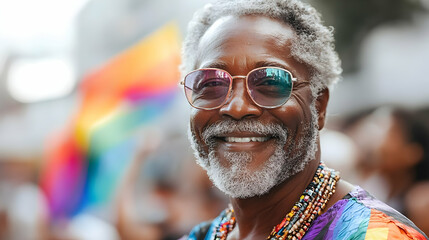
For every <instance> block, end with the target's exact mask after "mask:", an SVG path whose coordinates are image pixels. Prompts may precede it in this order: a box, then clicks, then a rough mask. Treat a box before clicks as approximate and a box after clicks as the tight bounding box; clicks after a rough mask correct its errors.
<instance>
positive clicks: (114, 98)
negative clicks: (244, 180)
mask: <svg viewBox="0 0 429 240" xmlns="http://www.w3.org/2000/svg"><path fill="white" fill-rule="evenodd" d="M179 63H180V37H179V31H178V28H177V26H176V25H175V24H168V25H166V26H164V27H162V28H161V29H160V30H158V31H156V32H155V33H153V34H151V35H150V36H148V37H147V38H145V39H143V40H142V41H141V42H139V43H137V44H136V45H134V46H132V47H130V48H129V49H127V50H126V51H124V52H123V53H121V54H119V55H118V56H116V57H115V58H113V59H112V60H111V61H109V62H107V63H106V64H105V65H103V66H102V67H100V68H99V69H97V70H96V71H94V72H92V73H91V74H89V75H87V77H85V78H84V79H83V81H82V84H81V86H80V88H79V92H80V95H81V104H80V107H79V109H77V112H76V114H75V115H74V117H73V119H72V120H71V123H70V124H69V125H68V127H67V128H66V129H67V130H66V131H64V132H62V133H59V134H57V135H55V136H53V137H52V138H51V139H49V140H48V143H47V150H46V153H47V154H46V155H47V165H46V167H45V168H44V171H43V173H42V176H41V187H42V189H43V190H44V192H45V194H46V197H47V200H48V203H49V209H50V211H51V215H52V217H54V218H61V217H70V216H73V215H74V214H76V213H78V212H80V211H82V210H83V209H85V208H86V207H88V206H91V205H97V204H102V203H104V202H106V201H109V200H110V199H111V197H112V194H113V192H114V190H115V187H116V185H117V183H118V179H119V178H120V177H121V173H122V171H123V170H124V168H125V167H126V165H127V164H128V163H129V161H130V160H131V159H132V157H133V154H134V152H135V148H136V146H137V137H138V136H136V134H135V132H136V130H137V129H139V128H142V127H144V126H146V125H147V124H148V123H150V122H153V121H154V120H155V119H156V118H159V117H160V116H162V113H164V112H165V111H166V110H167V109H168V108H169V106H170V105H171V103H172V100H173V99H174V98H175V97H176V95H177V93H178V92H179V88H178V82H179V79H180V73H179V70H178V66H179Z"/></svg>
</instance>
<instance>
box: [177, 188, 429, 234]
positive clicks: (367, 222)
mask: <svg viewBox="0 0 429 240" xmlns="http://www.w3.org/2000/svg"><path fill="white" fill-rule="evenodd" d="M224 213H225V211H224V212H222V213H221V215H220V216H219V217H217V218H216V219H215V220H213V221H212V222H211V223H202V224H200V225H198V226H196V227H195V228H194V229H193V230H192V231H191V233H190V235H189V236H188V237H187V239H188V240H211V239H213V233H214V232H215V228H216V226H217V225H218V224H219V221H220V219H222V216H223V214H224ZM184 239H186V238H184ZM302 239H305V240H310V239H311V240H318V239H320V240H328V239H329V240H330V239H338V240H339V239H341V240H344V239H353V240H357V239H362V240H385V239H416V240H417V239H418V240H425V239H428V238H427V236H426V235H425V234H424V233H423V232H422V231H421V230H420V229H418V228H417V227H416V226H415V225H414V224H413V223H412V222H411V221H410V220H409V219H408V218H406V217H405V216H404V215H402V214H401V213H399V212H398V211H396V210H395V209H393V208H391V207H389V206H388V205H386V204H385V203H383V202H381V201H379V200H377V199H375V198H374V197H373V196H371V195H370V194H369V193H368V192H366V191H365V190H363V189H362V188H360V187H355V189H354V190H353V191H351V192H350V193H348V194H347V195H346V196H345V197H344V198H343V199H341V200H340V201H338V202H336V203H335V204H334V205H333V206H332V207H330V208H329V209H328V210H327V211H326V212H325V213H323V214H322V215H320V216H319V217H318V218H317V219H316V220H314V222H313V223H312V224H311V226H310V228H309V229H308V231H307V233H306V234H305V235H304V237H303V238H302Z"/></svg>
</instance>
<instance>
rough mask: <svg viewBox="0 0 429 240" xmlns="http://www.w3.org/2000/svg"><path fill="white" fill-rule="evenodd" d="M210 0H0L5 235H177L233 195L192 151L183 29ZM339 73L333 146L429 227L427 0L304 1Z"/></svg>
mask: <svg viewBox="0 0 429 240" xmlns="http://www.w3.org/2000/svg"><path fill="white" fill-rule="evenodd" d="M208 2H210V1H209V0H177V1H167V0H73V1H71V0H60V1H54V0H37V1H30V0H14V1H8V0H0V239H5V240H9V239H13V240H15V239H17V240H27V239H29V240H30V239H76V240H78V239H79V240H80V239H85V240H86V239H88V240H89V239H97V240H98V239H124V240H127V239H176V238H177V237H179V236H181V235H183V234H185V233H187V232H188V231H189V230H190V228H191V227H192V226H193V225H195V224H197V223H198V222H201V221H204V220H208V219H210V218H213V217H215V216H216V215H217V214H218V213H219V211H221V210H222V209H223V208H224V207H225V206H226V202H227V200H226V199H225V197H224V196H223V195H222V194H220V193H219V192H218V191H217V190H216V189H215V188H214V187H213V186H212V185H211V183H210V182H209V181H208V180H207V177H206V175H205V173H204V172H202V170H201V169H200V168H199V167H197V166H196V165H195V164H194V163H193V161H194V160H193V155H192V152H191V149H190V147H189V144H188V141H187V136H186V131H187V124H188V115H189V106H188V103H187V102H186V100H185V98H184V96H183V93H182V89H181V88H180V87H179V86H178V85H177V83H178V82H179V80H180V73H179V72H178V69H177V66H178V65H179V64H180V44H181V39H182V38H183V36H184V35H185V34H186V24H187V22H188V21H189V20H190V19H191V17H192V14H193V12H195V10H197V9H198V8H200V7H202V6H203V5H204V4H205V3H208ZM308 2H310V3H311V4H314V6H315V7H316V8H317V9H318V10H319V11H321V12H322V15H323V17H324V20H325V21H326V23H327V24H329V25H332V26H334V27H335V37H336V46H337V49H338V52H339V54H340V56H341V59H342V61H343V68H344V74H343V80H342V82H340V83H339V84H338V85H337V87H336V88H335V90H334V91H333V92H332V93H331V99H330V103H329V108H328V124H327V127H326V128H325V129H324V130H323V131H322V133H321V138H322V140H321V143H322V158H323V160H324V161H325V162H326V163H327V164H328V165H329V166H332V167H335V168H337V169H339V170H340V171H341V172H342V176H343V178H345V179H347V180H349V181H352V182H353V183H356V184H359V185H361V186H363V187H364V188H367V190H369V191H370V192H371V193H373V194H374V195H375V196H376V197H378V198H380V199H381V200H383V201H386V202H387V203H388V204H389V205H392V206H394V207H395V208H397V209H398V210H400V211H402V212H403V213H404V214H406V215H407V216H408V217H409V218H411V219H412V220H413V221H415V223H416V224H417V225H418V226H419V227H421V228H422V229H423V230H424V231H426V234H428V233H429V226H428V222H427V221H425V216H427V215H428V214H429V213H428V212H427V211H428V209H429V184H428V183H429V153H428V152H429V130H428V128H429V93H428V90H427V89H428V88H429V79H428V76H429V67H428V66H429V57H428V56H429V13H428V11H429V1H428V0H379V1H371V0H361V1H341V0H318V1H310V0H309V1H308Z"/></svg>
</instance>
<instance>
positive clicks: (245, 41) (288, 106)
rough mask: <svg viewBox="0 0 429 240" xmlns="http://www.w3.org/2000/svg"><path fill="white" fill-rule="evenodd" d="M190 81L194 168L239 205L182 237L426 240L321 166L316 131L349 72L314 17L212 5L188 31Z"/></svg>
mask: <svg viewBox="0 0 429 240" xmlns="http://www.w3.org/2000/svg"><path fill="white" fill-rule="evenodd" d="M182 70H183V71H184V73H185V74H186V73H187V75H186V76H185V78H184V81H183V82H182V84H183V85H184V90H185V95H186V97H187V99H188V101H189V103H190V105H191V106H192V107H193V109H192V112H191V117H190V128H189V137H190V139H191V145H192V147H193V149H194V151H195V155H196V157H197V162H198V164H199V165H201V166H202V167H203V168H204V169H205V170H206V171H207V173H208V175H209V177H210V179H211V180H212V182H213V183H214V184H215V185H216V187H218V188H219V189H220V190H222V191H223V192H224V193H225V194H226V195H228V196H229V198H230V202H231V205H230V206H229V207H228V208H227V209H225V210H224V211H223V212H222V213H221V214H220V215H219V216H218V217H217V218H216V219H214V220H213V221H211V222H205V223H202V224H200V225H198V226H196V227H195V228H194V229H193V230H192V231H191V233H190V234H189V236H187V237H184V238H187V239H263V238H267V236H268V238H267V239H355V238H364V237H365V238H366V239H427V237H426V236H425V235H424V233H423V232H421V231H420V230H419V229H418V228H417V227H416V226H415V225H414V224H413V223H412V222H411V221H409V220H408V219H407V218H406V217H404V216H403V215H401V214H399V213H398V212H397V211H395V210H394V209H392V208H390V207H389V206H387V205H385V204H384V203H382V202H380V201H379V200H376V199H374V198H373V197H372V196H370V195H369V194H368V193H367V192H366V191H364V190H363V189H362V188H359V187H357V186H353V185H352V184H350V183H347V182H346V181H344V180H343V179H340V178H339V175H338V172H337V171H335V170H333V169H330V168H328V167H326V166H325V165H324V164H323V163H322V162H321V161H320V155H321V153H320V142H319V131H320V130H321V129H322V128H323V127H324V124H325V114H326V107H327V103H328V99H329V87H330V86H332V85H333V84H334V83H335V82H336V81H337V80H338V78H339V75H340V73H341V68H340V61H339V59H338V56H337V54H336V52H335V50H334V46H333V37H332V31H331V30H329V29H328V28H326V27H325V26H323V25H322V23H321V19H320V16H319V14H318V13H317V12H316V10H315V9H314V8H312V7H311V6H309V5H307V4H305V3H302V2H300V1H294V0H289V1H281V0H278V1H276V0H270V1H261V0H254V1H249V0H247V1H244V0H242V1H240V0H237V1H216V2H214V3H213V4H209V5H206V6H205V7H204V8H203V9H202V10H200V11H199V12H197V13H196V14H195V15H194V19H193V20H192V21H191V23H190V24H189V29H188V35H187V38H186V39H185V42H184V50H183V66H182ZM292 82H293V84H292Z"/></svg>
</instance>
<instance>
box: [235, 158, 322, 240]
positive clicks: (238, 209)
mask: <svg viewBox="0 0 429 240" xmlns="http://www.w3.org/2000/svg"><path fill="white" fill-rule="evenodd" d="M319 159H320V158H319V156H317V157H316V160H312V161H310V162H309V163H308V164H307V166H306V167H305V169H304V170H303V171H301V172H299V173H297V174H296V175H294V176H292V177H291V178H289V179H286V180H285V181H284V182H283V183H281V184H279V185H277V186H275V187H274V188H273V189H271V190H270V192H268V193H267V194H265V195H263V196H257V197H253V198H247V199H236V198H234V199H231V204H232V206H233V208H234V212H235V217H236V227H235V228H234V230H233V231H232V232H231V233H230V235H229V236H228V239H264V238H266V237H267V236H268V235H269V234H270V232H271V230H272V229H273V227H274V226H276V225H277V224H279V223H280V222H281V221H282V219H283V218H284V217H285V215H286V214H287V213H288V212H289V211H290V210H291V209H292V207H293V205H294V204H295V202H296V201H298V200H299V197H300V196H301V194H302V193H303V191H304V190H305V188H306V187H307V186H308V184H310V182H311V181H312V179H313V176H314V173H315V172H316V170H317V167H318V166H319V162H320V160H319Z"/></svg>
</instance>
